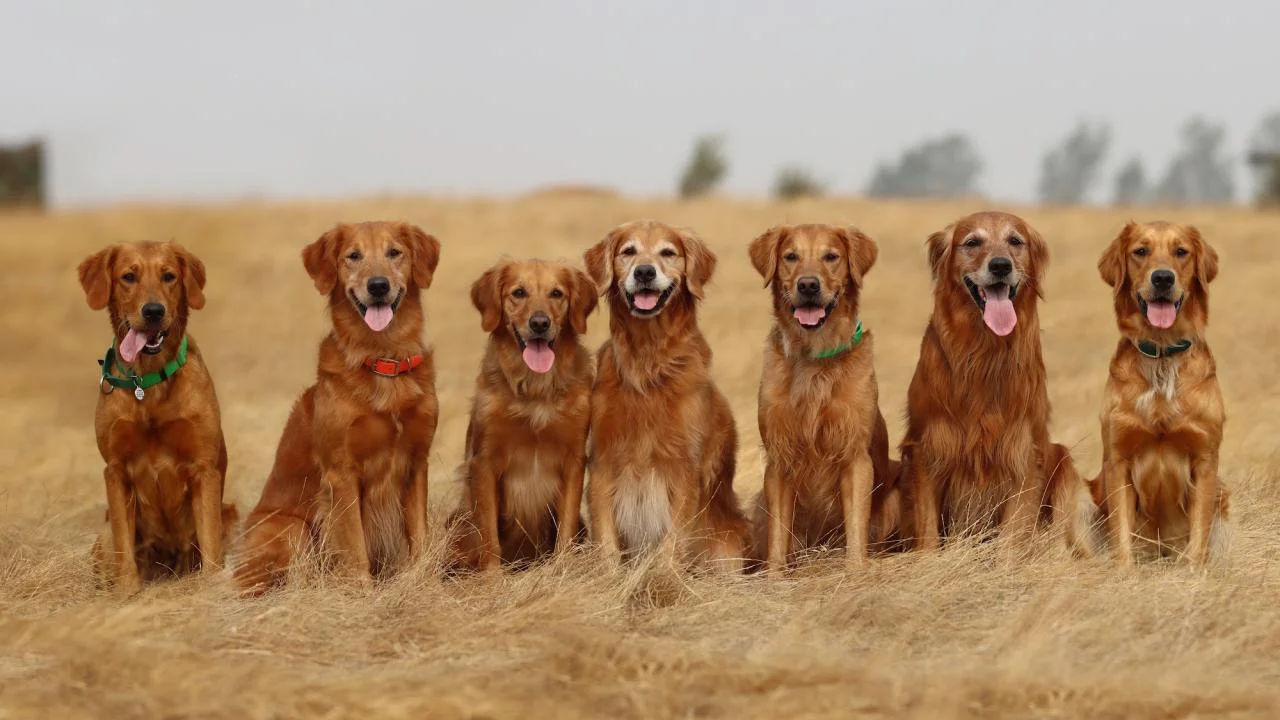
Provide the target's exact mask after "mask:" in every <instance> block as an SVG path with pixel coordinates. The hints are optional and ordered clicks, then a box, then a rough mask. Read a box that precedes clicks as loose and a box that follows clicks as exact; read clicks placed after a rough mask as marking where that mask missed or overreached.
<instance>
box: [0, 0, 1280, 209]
mask: <svg viewBox="0 0 1280 720" xmlns="http://www.w3.org/2000/svg"><path fill="white" fill-rule="evenodd" d="M0 68H2V69H3V71H2V72H0V103H2V105H0V138H3V139H8V140H13V139H17V138H21V137H23V136H28V135H33V134H43V135H46V136H47V137H49V138H50V139H51V141H52V146H53V147H52V150H53V163H52V191H53V196H54V201H55V202H56V203H57V204H59V205H63V206H72V205H81V204H86V203H95V204H96V203H100V202H107V201H112V200H118V199H170V198H175V199H176V198H181V199H222V198H238V197H245V196H267V197H311V196H332V195H345V194H368V193H378V192H383V191H388V190H390V191H396V192H406V193H407V192H424V191H426V192H430V191H449V192H457V193H468V194H471V193H509V192H519V191H522V190H526V189H529V188H532V187H536V186H538V185H541V184H547V183H559V182H584V183H599V184H607V185H611V186H614V187H617V188H619V189H622V190H624V191H628V192H634V193H644V194H666V193H670V192H671V191H672V188H673V187H674V184H675V177H676V175H677V172H678V169H679V167H680V165H681V164H682V162H683V161H684V159H685V157H686V155H687V153H688V150H689V147H690V143H691V141H692V138H693V137H694V136H695V135H698V134H700V133H704V132H724V133H725V134H727V136H728V138H729V140H728V146H727V149H728V152H729V156H730V174H729V178H728V180H727V183H726V187H727V189H728V190H730V191H732V192H736V193H743V194H764V193H766V192H768V189H769V186H770V183H771V181H772V178H773V175H774V173H775V171H776V170H777V168H778V167H779V166H781V165H784V164H792V163H798V164H801V165H805V166H807V167H809V168H811V169H812V170H813V171H815V172H816V173H817V174H818V175H819V176H821V177H822V178H824V179H827V180H829V181H830V182H831V184H832V187H833V189H834V190H835V191H837V192H844V193H851V192H856V191H858V190H860V189H861V188H862V187H863V186H864V185H865V182H866V180H867V178H868V176H869V175H870V173H871V171H872V169H873V167H874V165H875V163H876V162H877V161H879V160H881V159H887V158H891V157H893V156H895V155H896V154H897V153H898V152H899V151H900V150H901V149H902V148H903V147H904V146H906V145H908V144H911V143H914V142H916V141H919V140H921V139H924V138H927V137H931V136H936V135H939V134H942V133H945V132H948V131H951V130H962V131H965V132H967V133H969V134H970V135H971V137H972V138H973V139H974V140H975V142H976V144H977V146H978V148H979V150H980V152H981V153H982V155H983V157H984V159H985V161H986V168H985V170H984V172H983V174H982V177H981V179H980V185H981V186H982V188H983V190H984V191H985V192H986V193H987V194H988V195H989V196H991V197H993V198H997V199H1005V200H1027V199H1030V198H1031V197H1032V196H1033V195H1034V189H1035V182H1036V177H1037V174H1038V166H1039V159H1040V155H1041V153H1042V152H1043V150H1044V149H1045V148H1046V146H1048V145H1049V144H1050V143H1052V142H1054V141H1055V140H1056V139H1058V138H1059V137H1061V136H1062V135H1063V134H1064V133H1065V132H1066V131H1067V130H1069V129H1070V127H1071V126H1072V125H1073V124H1074V122H1075V120H1076V119H1078V118H1091V119H1099V120H1108V121H1110V122H1111V123H1112V126H1113V132H1114V139H1113V147H1112V153H1111V157H1110V159H1109V161H1108V170H1110V168H1112V167H1114V166H1115V165H1118V164H1119V161H1120V160H1122V159H1123V158H1124V157H1127V156H1129V155H1133V154H1138V155H1141V156H1142V157H1143V158H1144V160H1146V161H1147V162H1148V171H1149V172H1152V173H1158V172H1159V171H1160V170H1162V169H1163V166H1164V163H1165V162H1166V161H1167V159H1168V157H1169V155H1170V154H1171V153H1172V152H1173V149H1174V147H1175V142H1176V131H1177V127H1178V125H1180V124H1181V123H1182V121H1183V120H1184V119H1185V118H1186V117H1187V116H1188V115H1191V114H1193V113H1205V114H1206V115H1208V116H1210V117H1212V118H1215V119H1218V120H1221V121H1222V122H1225V123H1226V124H1227V127H1228V130H1229V137H1228V140H1229V142H1230V145H1231V150H1232V151H1233V152H1235V153H1237V154H1238V153H1240V152H1242V151H1243V149H1244V146H1245V144H1246V141H1247V139H1248V136H1249V135H1250V134H1251V133H1252V132H1253V129H1254V126H1255V125H1256V123H1257V122H1258V119H1259V118H1260V116H1261V115H1262V114H1264V113H1265V112H1267V111H1270V110H1273V109H1280V78H1278V77H1277V75H1276V70H1277V68H1280V3H1277V2H1275V1H1274V0H1217V1H1215V2H1204V1H1203V0H1166V1H1165V2H1157V1H1156V0H1143V1H1139V0H1110V1H1106V0H1084V1H1079V0H1077V1H1076V2H1053V3H1050V2H1047V1H1040V0H1036V1H1032V0H970V1H969V2H946V1H944V0H935V1H934V2H923V1H920V0H914V1H913V0H785V1H784V0H777V1H772V2H765V1H764V0H717V1H714V2H713V1H709V0H645V1H643V2H641V1H639V0H632V1H631V2H621V1H616V0H577V1H574V2H570V1H569V0H545V1H537V0H529V1H526V2H517V1H515V0H488V1H485V0H472V1H471V2H464V1H462V0H450V1H436V2H409V1H396V2H391V1H385V2H360V3H356V2H344V3H339V2H325V3H322V2H302V1H300V0H254V1H249V0H222V1H220V2H216V3H215V2H209V3H196V2H161V1H160V0H150V1H143V0H109V1H103V0H0ZM1108 175H1110V172H1109V171H1108ZM1237 180H1238V187H1239V188H1240V190H1241V192H1240V193H1239V194H1240V195H1242V196H1243V190H1244V189H1245V188H1248V187H1250V182H1248V181H1249V177H1248V175H1247V174H1246V173H1245V171H1244V168H1243V165H1241V166H1240V172H1239V173H1238V175H1237ZM1104 185H1105V187H1100V188H1099V190H1100V191H1104V192H1100V194H1105V195H1109V194H1110V177H1108V178H1107V179H1106V182H1105V183H1104Z"/></svg>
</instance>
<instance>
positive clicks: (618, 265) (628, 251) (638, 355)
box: [584, 220, 747, 571]
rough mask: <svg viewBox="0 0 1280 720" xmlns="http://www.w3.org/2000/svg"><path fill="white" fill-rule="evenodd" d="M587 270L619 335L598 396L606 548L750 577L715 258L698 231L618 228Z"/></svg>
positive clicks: (596, 524) (596, 453)
mask: <svg viewBox="0 0 1280 720" xmlns="http://www.w3.org/2000/svg"><path fill="white" fill-rule="evenodd" d="M584 259H585V261H586V267H587V272H589V273H590V274H591V277H592V278H593V279H594V280H595V282H596V284H597V285H598V287H599V289H600V291H601V292H602V293H603V294H604V295H605V297H606V298H607V299H608V302H609V329H610V337H609V339H608V340H606V341H605V343H604V344H603V345H602V346H601V347H600V350H599V354H598V355H597V368H596V381H595V387H594V390H593V391H592V395H591V431H590V442H589V446H588V459H587V463H588V469H589V471H590V474H591V481H590V484H589V485H588V488H587V502H588V507H589V510H590V512H591V522H592V535H593V537H594V539H595V540H596V541H597V542H599V543H600V545H601V547H602V549H603V552H604V553H605V555H606V556H607V557H608V558H609V559H610V560H611V561H613V562H618V561H620V560H621V558H622V553H623V552H624V551H625V552H627V553H629V554H633V553H635V552H636V551H644V550H649V549H652V548H654V547H656V546H658V545H659V544H662V543H669V544H670V545H671V546H672V547H673V548H674V549H675V550H677V551H678V552H680V553H681V554H686V556H687V557H689V558H690V559H692V560H694V561H695V562H710V563H715V564H716V565H717V566H719V567H721V568H724V569H729V570H734V569H736V570H738V571H741V569H742V566H743V555H744V551H745V541H746V536H747V522H746V518H745V517H743V515H742V511H741V509H740V508H739V507H738V501H737V496H736V495H735V494H734V492H733V475H734V467H735V460H736V458H735V453H736V451H737V430H736V428H735V426H734V423H733V414H732V412H731V411H730V408H729V403H728V401H727V400H726V399H725V397H724V395H723V394H721V392H720V390H719V389H717V388H716V386H715V383H714V382H712V380H711V374H710V365H711V348H710V347H709V346H708V345H707V341H706V340H705V339H704V338H703V336H702V332H701V331H700V330H699V329H698V321H697V312H696V306H697V302H698V301H699V300H700V299H702V296H703V292H704V288H705V286H706V284H707V283H708V282H709V281H710V279H711V276H712V273H713V272H714V270H715V266H716V257H715V255H714V254H713V253H712V252H711V250H710V249H708V248H707V246H706V245H705V244H703V242H702V240H701V239H699V238H698V237H697V236H696V235H694V234H693V233H692V232H690V231H688V230H677V229H675V228H672V227H670V226H668V225H664V224H663V223H660V222H656V221H651V220H642V221H637V222H631V223H627V224H625V225H621V226H619V227H617V228H614V229H613V230H612V231H611V232H609V234H608V235H607V236H605V238H604V239H603V240H601V241H600V242H599V243H597V244H596V245H595V246H593V247H592V248H591V249H590V250H588V251H587V252H586V254H585V256H584Z"/></svg>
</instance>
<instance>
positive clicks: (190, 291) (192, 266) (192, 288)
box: [173, 243, 206, 310]
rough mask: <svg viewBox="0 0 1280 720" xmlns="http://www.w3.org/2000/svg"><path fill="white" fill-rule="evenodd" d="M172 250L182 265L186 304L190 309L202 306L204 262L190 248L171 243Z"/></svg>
mask: <svg viewBox="0 0 1280 720" xmlns="http://www.w3.org/2000/svg"><path fill="white" fill-rule="evenodd" d="M173 251H174V253H175V254H176V255H177V256H178V264H179V265H181V266H182V291H183V292H184V293H186V296H187V306H188V307H190V308H191V309H192V310H199V309H201V308H203V307H204V283H205V278H206V276H205V272H204V263H203V262H202V261H201V260H200V258H198V257H196V256H195V255H193V254H192V253H191V251H190V250H187V249H186V248H184V247H182V246H181V245H178V244H177V243H174V244H173Z"/></svg>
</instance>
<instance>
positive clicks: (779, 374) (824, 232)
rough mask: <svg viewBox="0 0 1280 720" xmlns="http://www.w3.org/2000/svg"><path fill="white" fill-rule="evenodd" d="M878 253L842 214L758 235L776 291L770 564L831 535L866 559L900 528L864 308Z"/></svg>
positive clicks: (769, 444)
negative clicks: (828, 221)
mask: <svg viewBox="0 0 1280 720" xmlns="http://www.w3.org/2000/svg"><path fill="white" fill-rule="evenodd" d="M878 254H879V249H878V247H877V246H876V243H875V241H873V240H872V239H871V238H869V237H867V236H866V235H865V234H863V233H862V232H861V231H860V230H858V229H856V228H851V227H835V226H832V225H792V226H781V227H775V228H772V229H770V230H769V231H768V232H765V233H764V234H762V235H760V236H759V237H757V238H756V239H755V240H753V241H752V243H751V246H750V256H751V264H752V265H753V266H754V267H755V269H756V271H757V272H759V273H760V275H761V276H762V277H763V278H764V283H765V287H766V288H770V289H771V290H772V296H773V315H774V325H773V328H772V329H771V330H770V331H769V335H768V338H767V339H766V341H765V350H764V371H763V373H762V375H761V379H760V400H759V423H760V437H761V438H762V439H763V441H764V451H765V471H764V490H763V491H762V492H761V493H760V494H759V496H757V498H756V502H755V506H756V509H755V516H754V522H753V524H752V552H751V557H752V560H753V561H755V562H759V561H761V560H763V561H764V562H765V563H766V569H767V570H768V571H769V572H779V571H781V570H783V569H784V568H785V567H786V565H787V563H788V561H789V559H790V558H791V556H792V553H793V552H799V551H804V550H808V549H811V548H815V547H819V546H832V547H840V546H843V547H844V548H845V558H846V563H847V564H848V565H850V566H855V565H858V564H860V563H861V562H862V561H863V559H864V558H865V557H866V555H867V551H868V547H869V546H871V545H876V546H881V545H884V544H885V543H886V541H888V540H890V539H891V536H892V535H893V534H894V533H896V531H897V526H898V514H899V512H900V510H901V507H900V506H901V503H900V499H899V495H898V490H897V487H896V485H897V475H898V464H897V463H896V462H893V461H891V460H890V459H889V431H888V428H887V426H886V425H885V421H884V416H883V415H882V414H881V413H880V407H879V390H878V386H877V384H876V374H875V368H874V366H873V365H872V356H873V354H874V340H873V337H872V333H871V331H870V330H866V329H864V328H863V325H862V321H861V319H859V316H858V309H859V304H860V303H859V299H860V298H859V296H860V293H861V290H862V287H863V284H864V283H865V279H866V275H867V272H868V271H869V270H870V269H871V267H872V266H873V265H874V264H875V262H876V257H877V256H878Z"/></svg>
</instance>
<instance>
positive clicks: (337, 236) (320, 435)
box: [236, 222, 440, 595]
mask: <svg viewBox="0 0 1280 720" xmlns="http://www.w3.org/2000/svg"><path fill="white" fill-rule="evenodd" d="M439 259H440V243H439V242H438V241H437V240H436V239H435V238H434V237H432V236H430V235H427V234H426V233H424V232H423V231H422V230H421V229H419V228H417V227H414V226H412V225H407V224H404V223H392V222H367V223H360V224H354V225H348V224H340V225H338V226H337V227H335V228H333V229H332V230H330V231H329V232H327V233H325V234H324V235H323V236H321V237H320V239H318V240H316V241H315V242H313V243H311V244H310V245H308V246H307V247H306V248H305V249H304V250H303V251H302V261H303V264H304V265H305V266H306V269H307V273H308V274H309V275H310V276H311V279H312V281H314V283H315V286H316V290H318V291H319V292H320V293H321V294H322V295H325V296H327V297H328V303H329V317H330V319H331V322H332V330H331V331H330V333H329V335H328V337H326V338H325V339H324V340H323V341H322V342H321V343H320V355H319V367H318V369H317V380H316V384H315V385H312V386H311V387H309V388H307V389H306V390H305V391H304V392H303V393H302V397H301V398H299V399H298V401H297V403H295V404H294V406H293V410H292V412H291V413H290V415H289V420H288V423H287V424H286V425H285V428H284V434H283V435H282V436H281V438H280V444H279V446H278V447H277V449H276V459H275V465H274V467H272V469H271V475H270V476H269V477H268V478H267V483H266V486H265V487H264V488H263V490H262V498H261V499H260V500H259V501H258V506H257V507H256V508H254V510H253V513H252V514H250V516H249V519H248V521H247V523H246V526H247V529H246V532H245V537H244V546H243V552H242V558H241V561H240V564H239V567H238V568H237V570H236V578H237V581H238V582H239V584H240V587H241V589H242V590H243V592H244V593H245V594H249V595H253V594H258V593H261V592H263V591H265V590H267V589H268V588H269V587H270V586H271V585H273V584H275V583H277V582H278V581H279V580H281V579H282V574H283V573H284V572H285V571H286V570H287V568H288V567H289V565H290V563H291V562H292V561H293V558H294V556H295V555H296V554H297V553H298V552H299V550H301V549H303V548H304V547H308V546H309V544H310V543H311V541H312V540H313V539H316V538H318V537H319V536H320V535H321V534H322V533H321V531H322V530H323V531H324V532H323V535H324V536H325V538H324V539H325V540H326V542H327V544H328V545H329V546H330V547H331V549H332V550H333V551H334V554H335V560H336V562H337V565H338V567H339V569H340V571H341V572H342V573H343V574H344V575H346V576H348V577H351V578H353V579H354V580H355V581H356V582H357V583H358V584H360V585H362V586H367V585H369V584H371V582H372V574H373V573H378V572H381V571H383V570H387V569H391V568H394V567H395V566H397V565H399V564H400V563H401V562H402V561H403V560H404V559H405V555H406V554H407V555H408V559H410V560H413V559H416V558H418V557H419V556H420V555H421V554H422V551H423V549H424V546H425V544H426V540H427V469H428V468H427V458H428V455H429V454H430V451H431V443H432V440H433V438H434V437H435V431H436V421H437V418H438V415H439V411H438V407H439V406H438V403H437V400H436V390H435V365H434V362H433V358H432V354H431V349H430V347H429V346H428V345H427V344H426V342H425V340H424V339H423V337H422V333H423V323H424V314H423V308H422V291H423V290H425V289H427V288H428V287H430V286H431V278H432V276H433V275H434V273H435V269H436V264H437V263H438V262H439Z"/></svg>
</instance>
